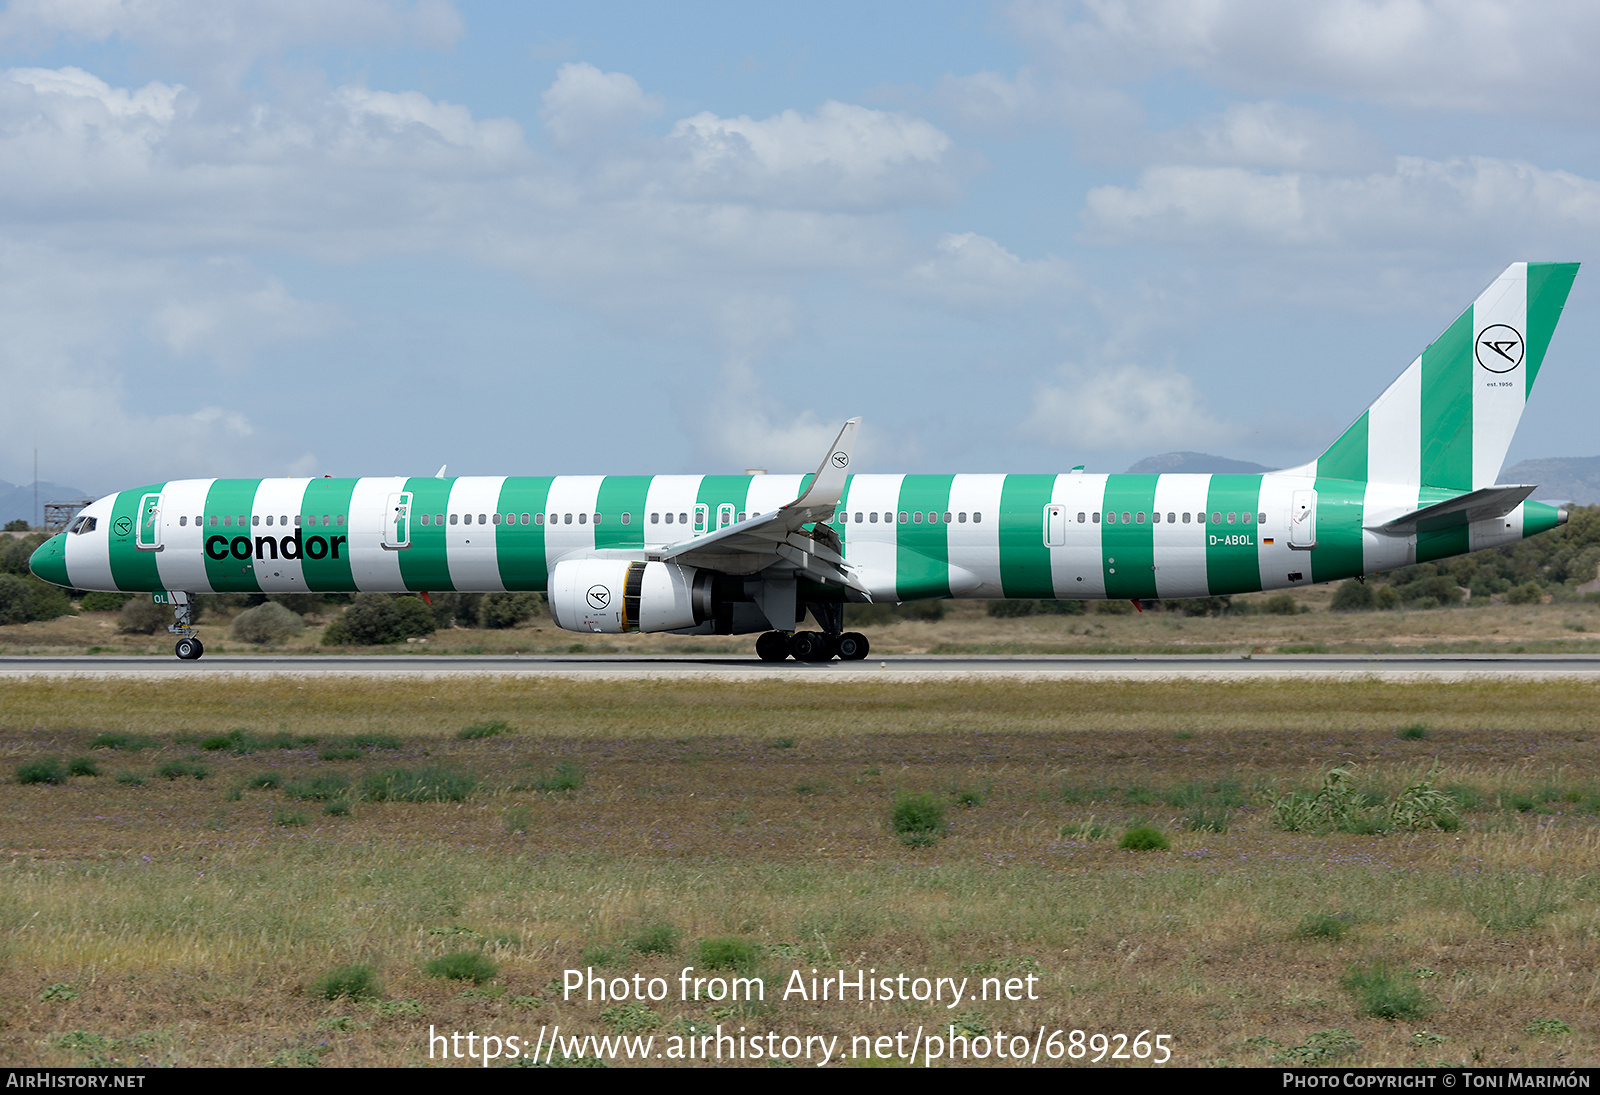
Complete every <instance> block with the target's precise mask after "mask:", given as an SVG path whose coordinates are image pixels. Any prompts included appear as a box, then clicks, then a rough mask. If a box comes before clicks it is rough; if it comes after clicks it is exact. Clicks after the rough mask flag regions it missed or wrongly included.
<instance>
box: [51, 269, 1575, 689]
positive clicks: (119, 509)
mask: <svg viewBox="0 0 1600 1095" xmlns="http://www.w3.org/2000/svg"><path fill="white" fill-rule="evenodd" d="M1577 270H1578V264H1577V263H1539V262H1519V263H1514V264H1513V265H1512V266H1510V267H1509V268H1508V269H1507V270H1506V271H1505V273H1503V274H1501V275H1500V277H1499V278H1498V279H1496V281H1495V282H1494V284H1492V285H1491V286H1489V288H1488V289H1487V290H1485V291H1484V293H1483V294H1482V295H1481V296H1479V297H1478V299H1477V300H1476V301H1474V302H1473V303H1472V305H1471V306H1470V307H1468V308H1467V310H1466V311H1464V312H1462V313H1461V315H1460V317H1459V318H1458V319H1457V320H1456V321H1455V322H1454V323H1452V324H1450V326H1449V327H1448V328H1447V329H1446V330H1445V332H1444V333H1443V334H1442V335H1440V336H1439V338H1438V339H1437V340H1435V341H1434V342H1433V343H1432V344H1431V345H1429V346H1428V347H1427V349H1425V350H1423V351H1422V353H1421V354H1420V355H1419V356H1418V357H1417V358H1416V360H1414V361H1413V362H1412V363H1411V365H1410V366H1409V367H1408V368H1407V369H1406V370H1405V371H1404V372H1403V373H1402V374H1401V375H1400V378H1399V379H1398V380H1396V381H1395V382H1394V383H1393V384H1391V385H1390V386H1389V388H1388V389H1387V390H1386V391H1385V392H1384V393H1383V394H1382V395H1381V396H1379V398H1378V400H1377V402H1375V403H1373V404H1372V405H1371V406H1370V407H1369V408H1367V410H1366V411H1364V412H1363V413H1362V414H1361V416H1360V417H1359V418H1358V419H1356V421H1355V422H1354V424H1352V425H1351V426H1350V427H1349V428H1348V429H1347V430H1345V431H1344V433H1342V434H1341V435H1340V436H1339V438H1338V439H1337V440H1336V441H1334V443H1333V444H1332V445H1330V446H1329V447H1328V448H1327V450H1326V451H1324V452H1323V453H1322V454H1321V455H1320V456H1318V457H1317V458H1316V459H1314V460H1312V461H1311V462H1310V463H1307V464H1303V465H1301V466H1299V467H1294V468H1289V469H1286V470H1283V471H1276V472H1268V473H1263V474H1256V475H1191V474H1173V475H1136V474H1126V475H1103V474H1099V475H1094V474H1088V473H1086V472H1085V471H1084V470H1083V468H1081V467H1078V468H1074V469H1072V470H1071V471H1069V472H1066V473H1062V474H1043V475H1035V474H1021V475H988V474H984V475H877V474H857V473H856V472H855V471H854V469H853V465H852V460H853V457H854V453H855V442H856V436H857V433H858V430H859V427H860V422H861V420H860V419H858V418H854V419H851V420H850V421H848V422H846V423H845V424H844V427H843V428H842V429H841V430H840V431H839V435H838V437H837V438H836V439H835V440H834V443H833V444H832V445H831V446H830V447H829V449H828V451H827V453H826V454H825V455H824V456H823V459H822V461H821V464H820V465H819V467H818V468H817V470H816V472H815V473H812V474H810V475H748V474H747V475H655V476H617V475H595V476H572V475H562V476H553V477H538V476H470V477H469V476H464V477H454V478H446V477H445V475H444V471H445V469H443V468H441V469H440V471H439V474H438V475H436V476H432V477H428V478H407V477H394V478H361V479H336V478H331V477H325V478H321V479H184V480H177V481H174V482H167V483H153V484H150V485H148V486H142V487H136V488H134V489H132V490H124V491H119V492H118V493H116V494H112V495H108V496H107V497H105V498H101V499H99V500H98V501H96V502H94V503H93V504H92V505H90V506H88V507H86V508H85V509H84V510H83V511H82V512H81V513H80V514H79V515H78V516H77V518H76V519H75V520H74V521H73V522H72V524H71V526H70V527H69V528H68V529H67V531H65V532H63V533H61V534H59V535H57V536H55V537H53V538H51V539H50V540H49V541H47V542H46V543H44V544H42V545H41V546H40V547H39V548H38V550H37V551H36V552H35V553H34V554H33V556H32V559H31V561H30V565H31V568H32V570H33V573H34V574H36V575H38V576H39V577H40V578H42V579H44V580H45V581H48V582H53V583H55V584H56V585H60V586H65V587H68V588H71V589H79V590H115V591H125V592H133V593H141V594H148V595H151V596H152V597H153V598H154V599H155V601H156V602H157V603H160V604H167V605H171V606H172V609H173V615H174V618H175V621H176V622H175V623H174V624H172V625H171V627H170V628H169V630H170V631H172V632H173V633H174V634H175V635H177V636H178V640H177V644H176V652H177V655H178V657H179V658H182V659H185V660H193V659H196V658H199V657H200V656H201V654H202V653H203V647H202V645H201V643H200V641H199V639H198V638H196V637H195V630H194V627H193V613H192V606H193V604H194V598H195V596H196V595H197V594H204V593H239V592H243V593H268V594H270V593H306V592H310V593H357V592H382V593H418V594H421V595H422V596H423V598H424V599H427V598H428V596H429V595H430V594H431V593H435V592H444V591H452V590H454V591H462V592H494V591H501V590H537V591H540V592H544V593H546V594H547V598H548V602H549V607H550V614H551V617H552V618H553V619H554V621H555V622H556V624H557V625H558V626H560V627H562V628H566V629H568V630H571V631H580V632H598V633H602V634H617V633H621V632H668V633H672V634H678V635H709V634H715V635H741V634H756V633H759V638H758V639H757V640H756V643H755V649H756V653H757V654H758V655H759V656H760V657H761V658H762V659H763V660H767V661H782V660H784V659H787V658H790V657H793V658H796V659H798V660H801V661H810V662H820V661H827V660H829V659H832V658H835V657H837V658H840V659H845V660H852V659H860V658H865V657H866V656H867V653H868V642H867V639H866V637H865V636H863V635H861V634H859V633H857V632H850V631H846V630H845V629H844V619H845V617H844V606H845V604H847V603H852V602H855V603H866V602H871V603H884V602H905V601H912V600H919V599H924V598H946V597H961V598H1008V597H1009V598H1058V599H1081V600H1097V599H1106V598H1125V599H1128V600H1132V601H1134V602H1135V603H1136V604H1141V605H1142V604H1144V603H1148V602H1150V601H1154V600H1160V599H1166V598H1183V597H1210V596H1218V595H1228V594H1240V593H1253V592H1256V591H1258V590H1274V589H1298V588H1302V587H1305V586H1309V585H1312V584H1313V583H1317V582H1328V581H1336V580H1339V579H1345V578H1353V577H1354V578H1359V577H1362V576H1363V575H1366V574H1369V573H1373V572H1377V571H1385V570H1391V569H1394V568H1397V567H1401V566H1407V565H1410V564H1413V563H1422V562H1427V561H1430V560H1435V559H1443V558H1446V557H1449V556H1453V555H1460V554H1463V553H1466V552H1471V551H1481V550H1483V549H1485V548H1492V547H1499V546H1502V545H1505V544H1511V543H1515V542H1516V541H1518V540H1520V539H1523V538H1524V537H1528V536H1533V535H1536V534H1538V533H1540V532H1543V531H1545V530H1547V529H1550V528H1554V527H1556V526H1557V525H1560V524H1563V523H1565V521H1566V519H1567V515H1566V512H1565V511H1564V510H1561V509H1558V508H1557V507H1555V506H1551V505H1547V504H1544V503H1540V502H1536V501H1530V500H1529V496H1530V495H1531V494H1532V493H1533V491H1534V490H1536V489H1537V487H1536V486H1535V485H1528V484H1522V485H1496V482H1495V480H1496V479H1497V478H1498V477H1499V474H1500V469H1501V465H1502V463H1503V462H1504V459H1505V454H1506V450H1507V448H1508V447H1509V446H1510V444H1511V437H1512V434H1513V433H1514V432H1515V430H1516V427H1517V423H1518V421H1519V419H1520V418H1521V416H1522V409H1523V406H1524V404H1525V402H1526V400H1527V396H1528V393H1529V392H1530V391H1531V390H1532V388H1533V382H1534V379H1535V378H1536V377H1537V376H1538V373H1539V369H1540V366H1541V365H1542V364H1543V362H1544V358H1545V352H1546V350H1547V348H1548V347H1549V344H1550V338H1551V335H1552V334H1553V333H1554V331H1555V327H1556V322H1557V320H1559V319H1560V316H1561V310H1562V308H1563V307H1564V306H1565V304H1566V300H1567V294H1568V292H1569V291H1570V289H1571V287H1572V281H1573V278H1574V277H1575V276H1576V275H1577ZM808 612H809V613H810V615H811V616H812V617H813V619H814V620H815V621H816V624H817V625H818V626H819V628H820V630H801V629H800V625H801V623H802V621H803V620H804V618H805V615H806V614H807V613H808Z"/></svg>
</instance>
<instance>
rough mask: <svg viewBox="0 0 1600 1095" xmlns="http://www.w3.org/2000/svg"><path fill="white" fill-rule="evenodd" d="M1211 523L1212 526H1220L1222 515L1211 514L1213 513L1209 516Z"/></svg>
mask: <svg viewBox="0 0 1600 1095" xmlns="http://www.w3.org/2000/svg"><path fill="white" fill-rule="evenodd" d="M1211 523H1212V524H1213V525H1220V524H1222V514H1220V513H1215V512H1213V513H1212V514H1211Z"/></svg>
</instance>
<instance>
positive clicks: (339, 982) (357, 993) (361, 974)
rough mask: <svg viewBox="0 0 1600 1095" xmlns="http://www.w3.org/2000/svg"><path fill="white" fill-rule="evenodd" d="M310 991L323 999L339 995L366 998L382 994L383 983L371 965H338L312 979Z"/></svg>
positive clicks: (331, 998)
mask: <svg viewBox="0 0 1600 1095" xmlns="http://www.w3.org/2000/svg"><path fill="white" fill-rule="evenodd" d="M311 993H312V995H314V996H320V997H322V998H323V999H324V1000H337V999H339V998H340V997H341V996H347V997H349V998H350V999H352V1000H366V999H368V998H370V997H374V996H380V995H382V994H383V984H382V983H381V982H380V981H379V980H378V971H377V970H375V969H373V968H372V967H371V966H362V965H355V966H340V967H339V968H338V969H332V970H329V971H328V972H327V973H325V974H323V975H322V976H321V977H319V978H317V979H316V980H315V981H313V982H312V983H311Z"/></svg>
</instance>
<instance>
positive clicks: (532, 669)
mask: <svg viewBox="0 0 1600 1095" xmlns="http://www.w3.org/2000/svg"><path fill="white" fill-rule="evenodd" d="M273 676H283V677H366V678H373V677H410V678H420V679H428V678H436V677H472V676H481V677H508V676H509V677H552V678H564V679H577V680H671V679H679V678H700V679H706V680H729V681H752V680H783V681H816V682H833V683H841V682H849V681H872V680H876V681H901V682H917V681H933V680H952V679H961V678H972V679H995V678H1009V679H1016V680H1212V681H1215V680H1244V679H1260V678H1273V677H1283V678H1290V679H1323V680H1326V679H1346V680H1355V679H1378V680H1397V681H1400V680H1417V681H1420V680H1427V681H1463V680H1486V679H1509V680H1536V679H1545V678H1565V679H1579V680H1585V679H1587V680H1593V679H1600V654H1256V655H1253V656H1249V657H1245V656H1241V655H1215V654H1204V655H1201V654H1197V655H1119V654H1106V655H1085V656H1078V655H1071V654H1055V655H1016V656H1010V655H980V656H972V655H944V656H939V655H889V656H887V657H881V658H869V659H867V660H866V661H862V662H837V661H835V662H826V663H822V664H808V663H803V662H793V661H789V662H779V663H775V664H773V663H766V662H761V661H758V660H757V659H756V658H755V657H754V656H743V657H740V656H707V655H669V656H659V655H658V656H635V657H624V656H618V655H614V654H597V655H588V654H555V655H520V656H511V657H505V656H495V655H475V656H464V657H451V656H443V655H428V654H413V655H369V656H348V655H343V656H341V655H327V656H319V655H311V656H298V657H275V656H272V655H221V656H217V655H208V656H207V657H205V658H204V659H202V660H201V661H199V662H181V661H178V660H177V659H176V658H172V657H161V656H148V657H117V656H109V655H84V656H75V657H20V658H17V657H12V658H0V679H12V680H15V679H21V678H29V677H31V678H56V679H61V678H80V679H133V680H151V681H159V680H173V679H182V678H192V677H204V678H216V679H219V680H221V679H227V678H230V677H273Z"/></svg>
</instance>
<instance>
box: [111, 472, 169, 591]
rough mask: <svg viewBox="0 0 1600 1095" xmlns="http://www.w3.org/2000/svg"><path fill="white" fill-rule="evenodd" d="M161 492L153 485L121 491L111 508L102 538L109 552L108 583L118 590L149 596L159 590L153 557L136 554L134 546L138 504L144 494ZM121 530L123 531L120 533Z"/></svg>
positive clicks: (158, 485)
mask: <svg viewBox="0 0 1600 1095" xmlns="http://www.w3.org/2000/svg"><path fill="white" fill-rule="evenodd" d="M165 488H166V484H165V483H153V484H151V485H150V486H148V487H139V488H137V489H136V490H125V491H123V492H121V493H120V494H118V495H117V500H116V501H115V502H113V503H112V504H111V522H110V525H109V526H108V531H107V534H106V535H107V538H108V540H109V542H110V548H111V581H112V583H113V584H115V585H116V587H117V588H118V589H121V590H125V591H130V592H135V593H149V592H152V591H154V590H157V589H161V588H162V585H161V572H160V570H159V568H158V567H157V565H156V553H155V552H153V551H140V550H139V549H138V548H137V547H135V546H134V545H135V544H136V543H137V542H138V540H137V537H138V535H139V500H140V499H142V498H143V497H144V496H145V495H147V494H160V493H161V492H162V490H164V489H165ZM124 519H126V520H124ZM123 529H126V530H127V531H126V532H123V531H121V530H123Z"/></svg>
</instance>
